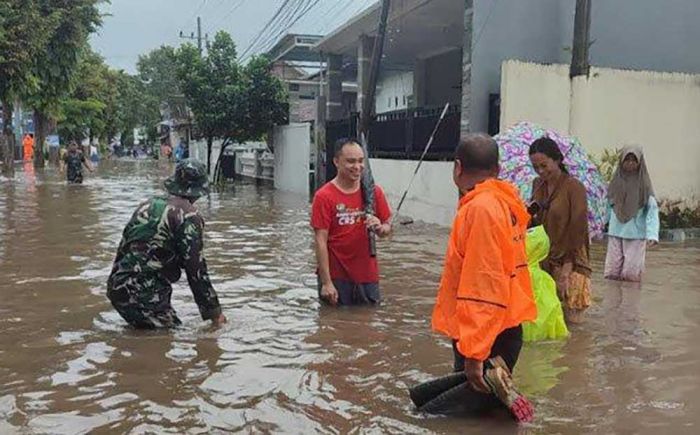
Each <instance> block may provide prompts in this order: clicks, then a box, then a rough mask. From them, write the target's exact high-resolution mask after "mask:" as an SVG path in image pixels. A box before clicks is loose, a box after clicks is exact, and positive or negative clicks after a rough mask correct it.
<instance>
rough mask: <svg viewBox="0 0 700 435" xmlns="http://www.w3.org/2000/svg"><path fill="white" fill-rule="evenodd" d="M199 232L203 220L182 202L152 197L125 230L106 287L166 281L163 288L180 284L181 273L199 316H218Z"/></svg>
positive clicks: (201, 233) (177, 197) (188, 205)
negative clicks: (133, 281) (127, 282)
mask: <svg viewBox="0 0 700 435" xmlns="http://www.w3.org/2000/svg"><path fill="white" fill-rule="evenodd" d="M203 232H204V220H203V219H202V217H201V216H200V215H199V213H198V212H197V209H196V208H195V207H194V206H193V205H192V204H191V203H190V202H189V201H188V200H187V199H185V198H181V197H179V196H169V197H167V198H166V197H155V198H153V199H151V200H149V201H146V202H144V203H142V204H141V205H140V206H139V207H138V208H137V209H136V211H135V212H134V215H133V216H132V217H131V220H130V221H129V223H128V224H127V225H126V227H125V228H124V232H123V234H122V240H121V242H120V243H119V248H118V250H117V256H116V258H115V260H114V266H113V268H112V273H111V275H110V278H109V287H115V286H118V285H119V283H120V282H121V283H123V282H125V280H128V279H130V278H133V277H135V276H141V277H151V278H154V279H157V280H160V281H162V280H165V281H166V285H167V284H169V283H173V282H176V281H177V280H179V279H180V274H181V269H185V273H186V274H187V281H188V283H189V285H190V289H191V290H192V293H193V294H194V299H195V301H196V302H197V305H198V306H199V311H200V313H201V314H202V318H204V319H205V320H208V319H212V318H215V317H217V316H218V315H219V314H221V308H220V306H219V299H218V297H217V296H216V292H215V291H214V288H213V287H212V285H211V281H210V280H209V274H208V272H207V264H206V261H205V259H204V255H203V253H202V249H203ZM138 281H141V282H143V281H142V280H138ZM167 287H168V288H169V285H167ZM142 291H152V289H145V288H144V289H142Z"/></svg>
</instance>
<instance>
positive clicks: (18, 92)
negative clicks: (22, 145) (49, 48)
mask: <svg viewBox="0 0 700 435" xmlns="http://www.w3.org/2000/svg"><path fill="white" fill-rule="evenodd" d="M36 3H37V2H36V1H35V0H19V1H6V0H0V104H2V113H3V116H2V126H3V128H2V135H1V136H0V143H1V145H2V147H1V148H2V154H3V158H4V165H3V173H4V174H5V175H8V176H11V175H12V174H14V166H13V161H14V148H15V136H14V132H13V129H12V111H13V110H14V101H15V100H16V99H18V98H20V97H22V96H23V95H25V94H26V93H27V92H28V91H29V90H30V89H32V88H35V87H36V82H37V79H36V76H35V75H34V74H33V71H32V67H31V66H32V59H33V58H34V56H36V55H37V53H38V52H39V51H40V50H41V49H42V47H43V46H44V44H45V43H46V40H47V38H48V34H49V32H50V31H51V29H52V26H53V24H54V19H53V18H52V17H51V16H47V17H44V18H42V17H41V16H40V15H39V11H38V9H37V7H36V6H37V5H36Z"/></svg>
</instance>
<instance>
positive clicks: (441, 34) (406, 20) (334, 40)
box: [313, 0, 464, 69]
mask: <svg viewBox="0 0 700 435" xmlns="http://www.w3.org/2000/svg"><path fill="white" fill-rule="evenodd" d="M380 13H381V8H380V4H379V3H375V4H374V5H373V6H371V7H369V8H368V9H366V10H365V11H363V12H361V13H360V14H358V15H356V16H354V17H353V18H351V19H350V20H348V21H347V22H346V23H345V24H343V25H342V26H340V27H338V28H337V29H335V30H334V31H333V32H331V33H330V34H328V35H327V36H326V37H324V38H323V39H322V40H320V41H319V42H318V44H316V46H315V47H314V48H313V49H314V50H315V51H318V52H322V53H332V54H340V55H344V56H346V57H348V58H356V57H357V45H358V41H359V39H360V36H361V35H368V36H376V35H377V31H378V29H379V18H380ZM463 38H464V2H463V1H458V0H395V1H393V2H392V3H391V9H390V11H389V19H388V22H387V33H386V39H385V46H384V55H385V58H386V59H385V60H384V61H383V62H385V64H386V66H388V67H393V68H398V69H401V68H403V67H406V66H408V65H412V64H413V63H414V62H415V59H416V58H425V57H429V56H431V55H434V54H435V53H436V52H442V51H447V50H452V49H458V48H461V46H462V44H463Z"/></svg>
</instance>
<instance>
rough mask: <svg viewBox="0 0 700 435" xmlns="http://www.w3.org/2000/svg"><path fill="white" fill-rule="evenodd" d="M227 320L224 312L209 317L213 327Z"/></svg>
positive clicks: (221, 324)
mask: <svg viewBox="0 0 700 435" xmlns="http://www.w3.org/2000/svg"><path fill="white" fill-rule="evenodd" d="M226 322H228V319H226V316H224V313H221V314H219V315H218V316H217V317H214V318H213V319H211V324H212V326H215V327H217V328H218V327H220V326H223V325H224V323H226Z"/></svg>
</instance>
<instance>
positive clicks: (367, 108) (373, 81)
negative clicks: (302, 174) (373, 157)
mask: <svg viewBox="0 0 700 435" xmlns="http://www.w3.org/2000/svg"><path fill="white" fill-rule="evenodd" d="M390 7H391V1H390V0H382V11H381V17H380V19H379V30H378V31H377V39H375V40H374V47H373V48H372V59H371V60H370V64H369V80H368V83H367V88H366V90H367V94H366V95H365V97H364V98H363V99H362V107H361V108H360V110H361V111H362V112H361V113H360V125H359V128H358V130H359V134H358V136H361V135H362V134H363V133H364V134H365V137H366V138H369V124H370V122H371V120H372V112H373V111H374V110H373V109H374V97H375V95H376V93H377V80H378V79H379V65H380V64H381V61H382V54H383V53H384V37H385V36H386V23H387V20H388V18H389V8H390ZM362 91H363V90H362V89H360V92H362ZM367 157H369V156H367Z"/></svg>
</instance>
